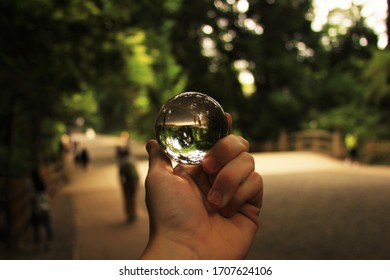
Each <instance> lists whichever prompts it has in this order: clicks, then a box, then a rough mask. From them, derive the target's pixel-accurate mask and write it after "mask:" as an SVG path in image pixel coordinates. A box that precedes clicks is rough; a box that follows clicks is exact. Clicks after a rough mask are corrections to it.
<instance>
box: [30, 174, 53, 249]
mask: <svg viewBox="0 0 390 280" xmlns="http://www.w3.org/2000/svg"><path fill="white" fill-rule="evenodd" d="M31 179H32V183H33V195H32V215H31V224H32V226H33V231H34V244H35V249H36V250H40V249H45V250H48V249H49V248H50V243H51V241H52V240H53V227H52V223H51V215H50V197H49V194H48V192H47V188H46V185H45V183H44V182H43V179H42V177H41V175H40V174H39V172H38V170H37V169H33V170H32V172H31ZM41 229H43V230H44V232H45V239H44V240H43V239H42V236H41V235H42V234H41Z"/></svg>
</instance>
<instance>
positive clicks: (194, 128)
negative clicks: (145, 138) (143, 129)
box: [155, 92, 229, 164]
mask: <svg viewBox="0 0 390 280" xmlns="http://www.w3.org/2000/svg"><path fill="white" fill-rule="evenodd" d="M228 130H229V128H228V122H227V119H226V115H225V112H224V110H223V109H222V107H221V105H219V104H218V102H217V101H215V100H214V99H213V98H211V97H210V96H208V95H206V94H203V93H199V92H184V93H180V94H178V95H176V96H174V97H173V98H171V99H170V100H168V101H167V102H166V103H165V105H163V106H162V108H161V110H160V112H159V114H158V116H157V119H156V124H155V131H156V138H157V141H158V143H159V145H160V147H161V148H162V150H163V151H164V152H165V154H167V155H168V157H169V158H171V159H172V160H174V161H176V162H179V163H184V164H200V163H201V162H202V160H203V157H204V155H205V154H206V153H207V152H208V151H209V150H210V148H211V147H212V146H213V145H214V144H215V143H216V142H217V141H218V140H219V139H221V138H223V137H225V136H226V135H227V134H228Z"/></svg>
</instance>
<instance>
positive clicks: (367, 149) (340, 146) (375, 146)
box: [251, 130, 390, 164]
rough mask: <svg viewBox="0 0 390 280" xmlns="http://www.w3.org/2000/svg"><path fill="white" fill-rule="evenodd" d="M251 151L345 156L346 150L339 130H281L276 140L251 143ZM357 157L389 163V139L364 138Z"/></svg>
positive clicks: (367, 161) (362, 159) (367, 160)
mask: <svg viewBox="0 0 390 280" xmlns="http://www.w3.org/2000/svg"><path fill="white" fill-rule="evenodd" d="M251 147H252V151H253V152H275V151H312V152H319V153H324V154H328V155H330V156H332V157H335V158H339V159H342V158H345V157H346V156H347V150H346V148H345V145H344V135H343V133H342V132H341V131H333V132H330V131H326V130H302V131H297V132H293V133H286V132H285V131H281V133H280V134H279V139H278V141H273V142H272V141H268V142H262V143H251ZM359 159H360V160H361V161H363V162H365V163H381V164H390V141H377V140H365V141H364V142H362V143H360V145H359Z"/></svg>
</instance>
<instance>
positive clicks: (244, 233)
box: [141, 114, 263, 259]
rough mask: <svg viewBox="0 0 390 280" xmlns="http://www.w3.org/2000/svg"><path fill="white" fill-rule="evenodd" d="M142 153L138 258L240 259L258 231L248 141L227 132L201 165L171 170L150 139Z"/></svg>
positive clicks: (256, 181)
mask: <svg viewBox="0 0 390 280" xmlns="http://www.w3.org/2000/svg"><path fill="white" fill-rule="evenodd" d="M226 115H227V118H228V122H229V127H230V128H231V124H232V119H231V116H230V115H229V114H226ZM146 149H147V151H148V153H149V171H148V174H147V177H146V181H145V188H146V204H147V208H148V212H149V220H150V237H149V242H148V244H147V246H146V249H145V251H144V252H143V254H142V255H141V259H242V258H245V256H246V255H247V253H248V251H249V249H250V246H251V244H252V240H253V238H254V236H255V234H256V232H257V230H258V228H259V215H260V209H261V206H262V199H263V182H262V178H261V176H260V175H259V174H258V173H257V172H255V171H254V169H255V165H254V159H253V157H252V156H251V155H250V154H249V153H248V151H249V144H248V142H247V141H246V140H245V139H243V138H242V137H239V136H234V135H232V134H230V135H228V136H226V137H224V138H222V139H220V140H219V141H218V142H217V143H216V144H215V145H214V146H213V147H212V148H211V150H210V151H209V152H208V153H207V154H206V156H205V157H204V159H203V162H202V164H201V165H182V164H178V165H176V166H175V167H173V166H172V163H171V161H170V160H169V159H168V158H167V157H166V156H165V155H164V153H163V152H162V151H161V149H160V148H159V145H158V143H157V141H155V140H150V141H149V142H148V143H147V145H146Z"/></svg>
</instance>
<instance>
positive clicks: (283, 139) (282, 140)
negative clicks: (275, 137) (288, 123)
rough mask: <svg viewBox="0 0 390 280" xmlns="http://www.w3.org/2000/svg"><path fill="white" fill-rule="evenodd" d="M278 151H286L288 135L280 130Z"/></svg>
mask: <svg viewBox="0 0 390 280" xmlns="http://www.w3.org/2000/svg"><path fill="white" fill-rule="evenodd" d="M278 150H279V151H287V150H288V135H287V132H286V130H284V129H282V130H281V131H280V134H279V141H278Z"/></svg>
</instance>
